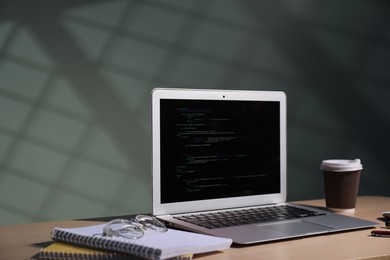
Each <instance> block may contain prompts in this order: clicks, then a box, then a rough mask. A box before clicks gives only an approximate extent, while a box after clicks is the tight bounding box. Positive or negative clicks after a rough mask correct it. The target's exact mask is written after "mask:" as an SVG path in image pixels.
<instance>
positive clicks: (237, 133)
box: [160, 99, 280, 203]
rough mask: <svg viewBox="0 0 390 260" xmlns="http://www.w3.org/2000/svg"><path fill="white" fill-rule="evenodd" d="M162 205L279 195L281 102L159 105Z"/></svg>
mask: <svg viewBox="0 0 390 260" xmlns="http://www.w3.org/2000/svg"><path fill="white" fill-rule="evenodd" d="M160 111H161V114H160V120H161V121H160V127H161V129H160V139H161V148H160V149H161V151H160V154H161V158H160V159H161V203H172V202H182V201H192V200H204V199H218V198H227V197H237V196H247V195H260V194H271V193H278V192H280V104H279V102H277V101H228V100H221V101H218V100H173V99H162V100H161V101H160Z"/></svg>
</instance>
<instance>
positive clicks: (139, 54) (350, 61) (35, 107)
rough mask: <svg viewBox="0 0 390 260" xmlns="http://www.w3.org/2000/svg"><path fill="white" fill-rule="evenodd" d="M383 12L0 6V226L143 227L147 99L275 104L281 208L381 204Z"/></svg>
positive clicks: (307, 2)
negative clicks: (216, 92) (374, 198)
mask: <svg viewBox="0 0 390 260" xmlns="http://www.w3.org/2000/svg"><path fill="white" fill-rule="evenodd" d="M389 13H390V10H389V4H388V1H369V0H367V1H363V0H348V1H328V0H324V1H319V0H314V1H313V0H291V1H287V0H285V1H281V0H278V1H276V0H275V1H272V0H270V1H238V0H236V1H234V0H230V1H227V0H209V1H203V0H200V1H195V0H193V1H189V0H186V1H180V0H177V1H174V0H169V1H168V0H167V1H163V0H161V1H157V0H150V1H140V0H138V1H136V0H134V1H132V0H111V1H102V0H80V1H75V0H67V1H53V0H35V1H22V0H12V1H8V0H6V1H4V0H3V1H1V3H0V224H2V225H4V224H13V223H28V222H35V221H45V220H58V219H69V218H71V219H73V218H87V217H97V216H111V215H120V214H130V213H140V212H150V210H151V187H150V182H151V178H150V171H151V167H150V157H151V154H150V152H151V149H150V148H151V138H150V91H151V90H152V89H153V88H154V87H156V86H169V87H181V88H220V89H252V90H253V89H255V90H282V91H285V92H286V93H287V96H288V175H289V179H288V191H289V197H288V198H289V200H301V199H313V198H321V197H323V189H322V176H321V173H320V171H319V164H320V162H321V160H322V159H326V158H358V157H359V158H361V159H362V162H363V164H364V174H363V176H362V182H361V187H360V194H376V195H387V196H389V195H390V189H389V188H388V185H389V183H390V182H389V180H390V178H389V174H388V172H387V168H388V147H389V144H390V142H389V137H388V136H389V132H390V131H389V130H390V129H389V119H390V118H389V117H390V113H389V112H390V105H389V104H390V103H389V102H388V98H389V97H390V88H389V83H390V73H389V72H390V71H389V70H390V69H389V68H390V26H389V25H390V16H389Z"/></svg>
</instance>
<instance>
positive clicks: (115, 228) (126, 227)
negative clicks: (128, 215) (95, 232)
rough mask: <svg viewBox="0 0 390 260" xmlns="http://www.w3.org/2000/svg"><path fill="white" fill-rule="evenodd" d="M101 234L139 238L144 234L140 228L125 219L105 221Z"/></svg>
mask: <svg viewBox="0 0 390 260" xmlns="http://www.w3.org/2000/svg"><path fill="white" fill-rule="evenodd" d="M103 234H104V235H105V236H111V237H124V238H129V239H139V238H140V237H142V236H143V235H144V232H143V231H142V229H141V228H140V227H138V226H136V225H134V224H133V223H132V222H131V221H129V220H125V219H115V220H112V221H110V222H108V223H107V225H106V226H104V228H103Z"/></svg>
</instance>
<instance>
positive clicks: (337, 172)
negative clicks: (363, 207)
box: [320, 159, 363, 212]
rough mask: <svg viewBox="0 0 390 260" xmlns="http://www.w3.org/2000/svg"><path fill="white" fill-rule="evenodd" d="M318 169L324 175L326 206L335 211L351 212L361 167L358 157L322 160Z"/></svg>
mask: <svg viewBox="0 0 390 260" xmlns="http://www.w3.org/2000/svg"><path fill="white" fill-rule="evenodd" d="M320 169H321V170H322V171H323V175H324V189H325V201H326V207H327V208H328V209H330V210H332V211H337V212H353V211H354V209H355V207H356V199H357V195H358V191H359V183H360V174H361V171H362V169H363V166H362V164H361V162H360V159H355V160H339V159H338V160H324V161H322V163H321V167H320Z"/></svg>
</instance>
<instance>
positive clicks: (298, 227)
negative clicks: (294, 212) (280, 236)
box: [264, 221, 331, 236]
mask: <svg viewBox="0 0 390 260" xmlns="http://www.w3.org/2000/svg"><path fill="white" fill-rule="evenodd" d="M264 227H265V228H269V229H272V230H277V231H279V232H282V233H285V234H288V235H292V236H293V235H300V234H311V233H325V232H327V231H329V230H331V228H328V227H325V226H321V225H317V224H313V223H309V222H305V221H294V222H286V223H278V224H275V225H267V226H264Z"/></svg>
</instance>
